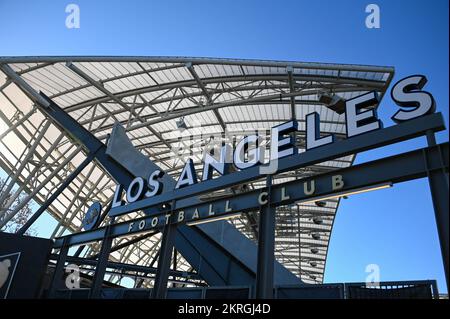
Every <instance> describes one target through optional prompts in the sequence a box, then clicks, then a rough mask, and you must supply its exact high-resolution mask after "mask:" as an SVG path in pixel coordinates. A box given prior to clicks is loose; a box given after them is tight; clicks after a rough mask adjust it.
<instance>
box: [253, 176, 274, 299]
mask: <svg viewBox="0 0 450 319" xmlns="http://www.w3.org/2000/svg"><path fill="white" fill-rule="evenodd" d="M266 187H267V194H268V195H267V204H266V205H265V206H264V208H263V209H262V210H261V213H260V214H259V236H258V265H257V271H256V298H257V299H271V298H273V270H274V266H273V265H274V261H275V208H274V207H272V206H271V205H270V202H271V198H270V197H271V196H270V195H271V188H272V176H271V175H268V176H267V179H266Z"/></svg>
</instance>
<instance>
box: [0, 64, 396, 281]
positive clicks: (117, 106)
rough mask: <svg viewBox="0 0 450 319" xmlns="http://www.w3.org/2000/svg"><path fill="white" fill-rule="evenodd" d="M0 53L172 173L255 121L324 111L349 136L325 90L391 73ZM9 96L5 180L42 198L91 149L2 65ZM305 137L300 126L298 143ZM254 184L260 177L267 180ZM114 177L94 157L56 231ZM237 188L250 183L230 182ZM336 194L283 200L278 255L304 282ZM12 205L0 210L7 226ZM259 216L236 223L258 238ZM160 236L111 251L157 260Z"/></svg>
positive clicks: (95, 127)
mask: <svg viewBox="0 0 450 319" xmlns="http://www.w3.org/2000/svg"><path fill="white" fill-rule="evenodd" d="M0 63H2V64H7V65H9V66H10V67H11V68H12V69H13V70H14V71H15V72H16V73H17V74H19V75H20V76H21V77H22V78H23V79H24V80H25V81H26V82H27V83H28V84H29V85H31V87H33V88H34V89H35V90H38V91H42V92H43V93H45V94H46V95H47V96H49V97H50V98H51V99H52V100H53V101H55V102H56V103H57V104H58V105H59V106H61V107H62V108H63V109H64V110H65V111H66V112H67V113H68V114H70V115H71V116H72V117H73V118H74V119H76V120H77V121H78V122H79V123H81V124H82V125H83V126H84V127H86V128H87V129H89V130H90V131H91V132H93V133H94V134H95V136H96V137H98V138H99V139H100V140H101V141H103V142H106V140H107V138H108V136H109V133H110V132H111V129H112V127H113V125H114V124H115V123H116V122H120V123H121V124H122V125H123V127H125V128H126V131H127V135H128V137H129V138H130V139H131V140H132V142H133V144H134V146H135V147H136V148H137V149H139V150H140V151H141V152H142V153H143V154H145V155H146V156H148V157H149V158H150V159H151V160H152V161H153V162H155V163H156V164H157V165H159V166H160V167H161V168H162V169H164V170H165V171H166V172H168V173H169V174H171V175H173V176H174V177H177V175H178V174H179V173H180V170H181V168H182V167H183V165H184V163H183V156H176V154H175V153H177V152H178V155H179V150H180V149H184V150H189V154H187V155H189V156H193V158H194V160H195V164H196V167H198V169H200V167H201V165H200V163H201V157H202V152H203V150H204V148H205V147H208V145H209V143H210V142H212V141H217V140H218V139H219V140H220V139H221V138H222V139H225V138H227V136H228V137H229V136H230V134H231V136H233V137H241V136H243V135H245V134H248V132H249V130H258V131H262V132H266V131H267V130H268V129H270V128H271V127H272V126H275V125H277V124H280V123H283V122H285V121H288V120H290V119H292V118H296V119H298V120H299V123H300V129H301V130H304V119H305V115H306V114H308V113H310V112H313V111H316V112H318V113H319V114H320V119H321V130H322V132H324V133H327V132H331V133H335V134H336V135H337V137H338V138H344V134H345V125H344V115H342V114H341V115H340V114H338V113H336V112H334V111H333V110H331V109H330V108H328V107H327V105H324V104H323V103H322V102H321V101H319V98H318V97H319V95H320V94H323V93H326V94H331V95H337V96H339V97H341V98H343V99H349V98H352V97H354V96H357V95H360V94H363V93H365V92H368V91H372V90H375V91H377V92H378V93H379V94H380V95H381V96H383V94H384V93H385V91H386V89H387V87H388V86H389V83H390V81H391V79H392V77H393V74H394V69H393V68H392V67H377V66H363V65H349V64H326V63H303V62H280V61H262V60H238V59H213V58H190V57H107V56H104V57H97V56H96V57H3V58H0ZM0 106H1V107H0V165H1V167H2V168H3V169H4V170H5V171H6V172H7V173H8V174H9V178H8V182H9V183H10V184H11V185H12V184H17V185H19V186H20V189H19V190H23V191H25V192H26V193H27V194H28V196H27V198H26V200H28V199H32V200H34V201H35V202H37V203H43V202H44V201H45V200H46V199H47V198H48V197H49V196H50V195H51V193H52V191H53V190H54V189H56V188H57V187H58V186H59V185H60V184H61V183H63V182H64V179H65V177H66V176H67V175H68V174H70V172H71V171H73V170H74V169H75V168H76V167H77V165H79V164H80V163H81V162H82V161H83V160H84V159H85V155H84V153H83V152H82V151H81V150H82V149H83V148H82V146H81V145H78V144H77V143H76V142H75V141H73V140H71V139H69V138H68V135H67V133H66V132H64V131H62V130H60V129H59V128H58V127H56V126H55V125H54V123H52V121H51V120H50V119H48V118H46V117H45V116H44V115H43V113H41V112H40V111H39V109H37V108H36V107H35V106H34V104H33V102H32V100H30V99H29V98H28V97H27V96H26V95H25V94H24V93H23V92H22V91H21V90H20V89H19V88H18V87H17V86H16V84H14V83H13V82H12V81H11V80H10V79H9V78H8V77H7V76H6V75H5V74H3V73H2V72H1V71H0ZM181 127H186V128H187V130H186V131H184V133H185V134H186V133H188V135H189V136H190V139H188V140H182V141H180V139H179V137H180V128H181ZM225 131H227V132H228V133H229V134H228V135H227V136H225V134H224V133H225ZM303 138H304V134H303V133H302V132H299V134H298V135H297V144H298V147H299V150H300V151H302V150H303V147H304V146H303V145H304V142H303ZM228 141H229V140H228ZM353 160H354V156H347V157H344V158H339V159H335V160H332V161H328V162H325V163H320V164H317V165H314V166H311V167H308V168H306V169H301V170H297V171H294V172H289V173H285V174H282V175H278V176H276V177H275V183H280V182H284V181H288V180H292V179H298V178H303V177H305V176H310V175H313V174H318V173H321V172H325V171H329V170H334V169H339V168H343V167H347V166H349V165H351V164H352V163H353ZM199 173H200V172H199ZM199 175H201V173H200V174H199ZM246 186H247V187H248V188H257V187H261V186H262V181H257V182H255V183H253V184H251V185H246ZM5 187H6V186H5ZM114 187H115V183H114V181H113V180H112V179H111V177H110V176H109V175H108V173H107V172H106V171H104V170H103V169H102V167H100V166H99V165H98V164H96V163H95V162H93V163H91V164H90V165H88V166H87V167H86V168H85V169H84V170H83V171H82V173H81V174H80V175H79V176H78V177H77V178H76V179H75V180H74V181H73V182H72V183H71V184H70V185H69V187H68V188H67V189H66V190H65V191H64V192H63V194H61V195H60V196H59V197H58V198H57V200H56V201H55V202H53V204H52V205H51V206H50V208H49V210H48V212H49V213H50V214H51V215H52V216H53V217H54V218H55V219H56V220H57V223H58V224H57V227H56V228H55V229H54V231H53V233H52V237H55V236H60V235H62V234H63V233H67V232H78V231H80V224H81V220H82V218H83V215H84V213H85V212H86V211H87V209H88V207H89V205H90V204H91V203H92V202H93V201H100V202H102V203H104V205H105V206H106V203H107V202H108V201H110V200H111V198H112V195H113V190H114ZM240 191H245V188H244V187H236V188H235V189H231V190H224V192H230V193H231V192H240ZM210 196H215V194H210ZM318 204H320V205H318ZM338 204H339V200H328V201H326V202H325V203H309V204H296V205H291V206H285V207H280V208H278V212H277V225H276V258H277V259H278V261H280V262H281V263H283V264H284V265H285V266H286V267H287V268H288V269H289V270H291V271H292V272H294V273H295V274H297V275H298V276H300V275H301V278H302V279H303V280H304V281H305V282H308V283H321V282H322V281H323V274H324V269H325V262H326V256H327V250H328V243H329V239H330V234H331V230H332V226H333V221H334V218H335V214H336V210H337V207H338ZM14 213H15V212H14V210H12V211H11V210H8V211H5V210H4V211H2V212H0V216H1V221H2V224H1V225H4V223H6V222H7V221H8V220H9V218H10V217H12V215H13V214H14ZM122 218H130V217H129V216H128V217H126V216H125V217H122ZM257 218H258V212H254V213H247V214H243V215H242V216H238V217H236V218H234V219H232V220H230V222H231V223H233V224H234V225H235V226H236V227H237V228H238V229H239V230H240V231H242V232H243V233H244V234H245V235H246V236H248V237H249V238H251V239H253V240H256V236H257V231H258V230H257V224H256V221H257ZM127 240H130V238H121V239H116V240H115V241H116V244H118V243H122V242H126V241H127ZM159 241H160V236H159V234H156V235H154V236H152V237H149V238H147V239H145V240H144V241H141V242H139V243H137V244H133V245H132V246H129V247H125V248H123V249H121V250H118V251H116V252H114V253H113V254H112V256H111V258H113V259H114V260H116V261H120V262H127V263H136V264H141V265H148V264H150V263H152V261H153V262H154V260H155V259H156V258H155V255H156V253H157V251H158V245H159ZM98 248H99V246H98V244H96V243H93V244H91V245H90V246H89V248H88V249H85V250H84V252H83V254H82V255H85V256H89V255H92V254H95V253H96V251H98ZM178 265H179V266H178V267H179V269H180V270H189V269H190V266H189V265H188V264H187V262H186V261H182V262H181V263H179V264H178ZM118 278H119V277H116V278H115V279H117V280H119V279H118ZM113 279H114V278H113Z"/></svg>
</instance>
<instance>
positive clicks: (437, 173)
mask: <svg viewBox="0 0 450 319" xmlns="http://www.w3.org/2000/svg"><path fill="white" fill-rule="evenodd" d="M427 142H428V146H435V145H436V137H435V136H434V132H433V131H428V132H427ZM428 182H429V185H430V191H431V198H432V199H433V207H434V216H435V218H436V226H437V231H438V236H439V242H440V246H441V254H442V260H443V263H444V271H445V279H446V283H447V289H448V288H449V287H450V285H449V274H448V268H449V249H450V247H449V231H448V228H449V205H448V201H449V199H448V192H449V187H448V175H447V174H446V173H445V172H444V171H443V170H434V171H428Z"/></svg>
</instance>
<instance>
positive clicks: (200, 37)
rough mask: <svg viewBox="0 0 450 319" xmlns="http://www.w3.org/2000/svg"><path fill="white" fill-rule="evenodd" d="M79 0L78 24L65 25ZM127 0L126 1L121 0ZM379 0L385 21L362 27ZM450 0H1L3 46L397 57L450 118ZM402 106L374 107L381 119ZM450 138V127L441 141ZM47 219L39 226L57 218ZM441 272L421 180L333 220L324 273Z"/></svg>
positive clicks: (356, 199) (382, 61)
mask: <svg viewBox="0 0 450 319" xmlns="http://www.w3.org/2000/svg"><path fill="white" fill-rule="evenodd" d="M69 3H76V4H78V5H79V7H80V11H81V28H80V29H67V28H66V27H65V19H66V15H67V14H66V13H65V7H66V5H67V4H69ZM125 3H126V4H125ZM369 3H376V4H377V5H378V6H379V7H380V10H381V28H380V29H367V28H366V27H365V18H366V16H367V13H365V7H366V5H368V4H369ZM448 24H449V17H448V1H444V0H442V1H439V0H435V1H403V0H389V1H374V0H367V1H359V0H342V1H331V0H330V1H323V0H322V1H312V0H310V1H281V0H277V1H261V0H258V1H220V2H219V1H207V0H205V1H160V2H155V1H132V0H129V1H127V2H123V1H111V0H110V1H95V2H94V1H76V0H74V1H33V2H31V1H17V0H15V1H8V0H1V1H0V39H1V42H0V43H1V45H0V55H1V56H7V55H146V56H154V55H168V56H206V57H230V58H249V59H270V60H293V61H307V62H336V63H354V64H373V65H388V66H394V67H395V70H396V75H395V78H394V83H395V80H399V79H401V78H403V77H405V76H408V75H412V74H417V73H419V74H425V75H426V76H427V77H428V80H429V82H428V84H427V85H426V89H427V90H428V91H430V92H431V93H432V94H433V95H434V97H435V100H436V102H437V110H438V111H440V112H442V113H443V114H444V116H445V119H446V124H447V127H448V101H449V96H448V86H449V83H448V78H449V74H448V69H449V65H448V61H449V51H448V46H449V43H448V36H449V35H448ZM395 109H396V106H395V104H394V103H393V102H392V101H391V100H390V98H389V96H386V98H385V99H384V100H383V102H382V104H381V106H380V108H379V116H380V118H381V119H382V120H383V121H384V125H385V126H390V125H393V123H392V122H391V120H390V116H391V115H392V114H393V113H394V112H395ZM447 140H448V131H446V132H442V133H440V134H438V141H439V142H443V141H447ZM425 145H426V142H425V139H424V138H419V139H415V140H412V141H408V142H405V143H401V144H397V145H394V146H390V147H386V148H382V149H377V150H373V151H370V152H366V153H363V154H360V155H359V156H358V158H357V162H364V161H367V160H371V159H374V158H380V157H383V156H386V155H390V154H395V153H399V152H404V151H407V150H411V149H414V148H417V147H424V146H425ZM48 223H51V221H50V220H49V218H48V217H44V218H41V219H40V220H39V223H38V229H39V230H40V231H41V233H42V234H43V235H45V234H46V233H47V232H48V229H49V228H50V227H49V226H48V225H47V224H48ZM368 264H377V265H379V267H380V276H381V280H383V281H385V280H415V279H437V280H438V283H439V289H440V290H441V291H445V290H446V287H445V279H444V273H443V267H442V262H441V257H440V251H439V241H438V237H437V233H436V225H435V220H434V212H433V207H432V203H431V197H430V193H429V188H428V182H427V180H426V179H422V180H416V181H412V182H408V183H403V184H397V185H395V187H394V188H392V189H388V190H380V191H377V192H371V193H366V194H361V195H357V196H352V197H350V198H349V199H347V200H344V201H342V203H341V206H340V208H339V211H338V215H337V218H336V221H335V225H334V230H333V234H332V239H331V244H330V249H329V257H328V261H327V267H326V273H325V281H326V282H345V281H364V280H365V278H366V276H367V275H368V274H367V273H366V272H365V268H366V265H368Z"/></svg>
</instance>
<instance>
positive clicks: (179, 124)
mask: <svg viewBox="0 0 450 319" xmlns="http://www.w3.org/2000/svg"><path fill="white" fill-rule="evenodd" d="M176 125H177V127H178V128H183V129H185V130H187V128H188V127H187V125H186V122H185V121H184V116H182V117H180V118H179V120H178V121H176Z"/></svg>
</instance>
